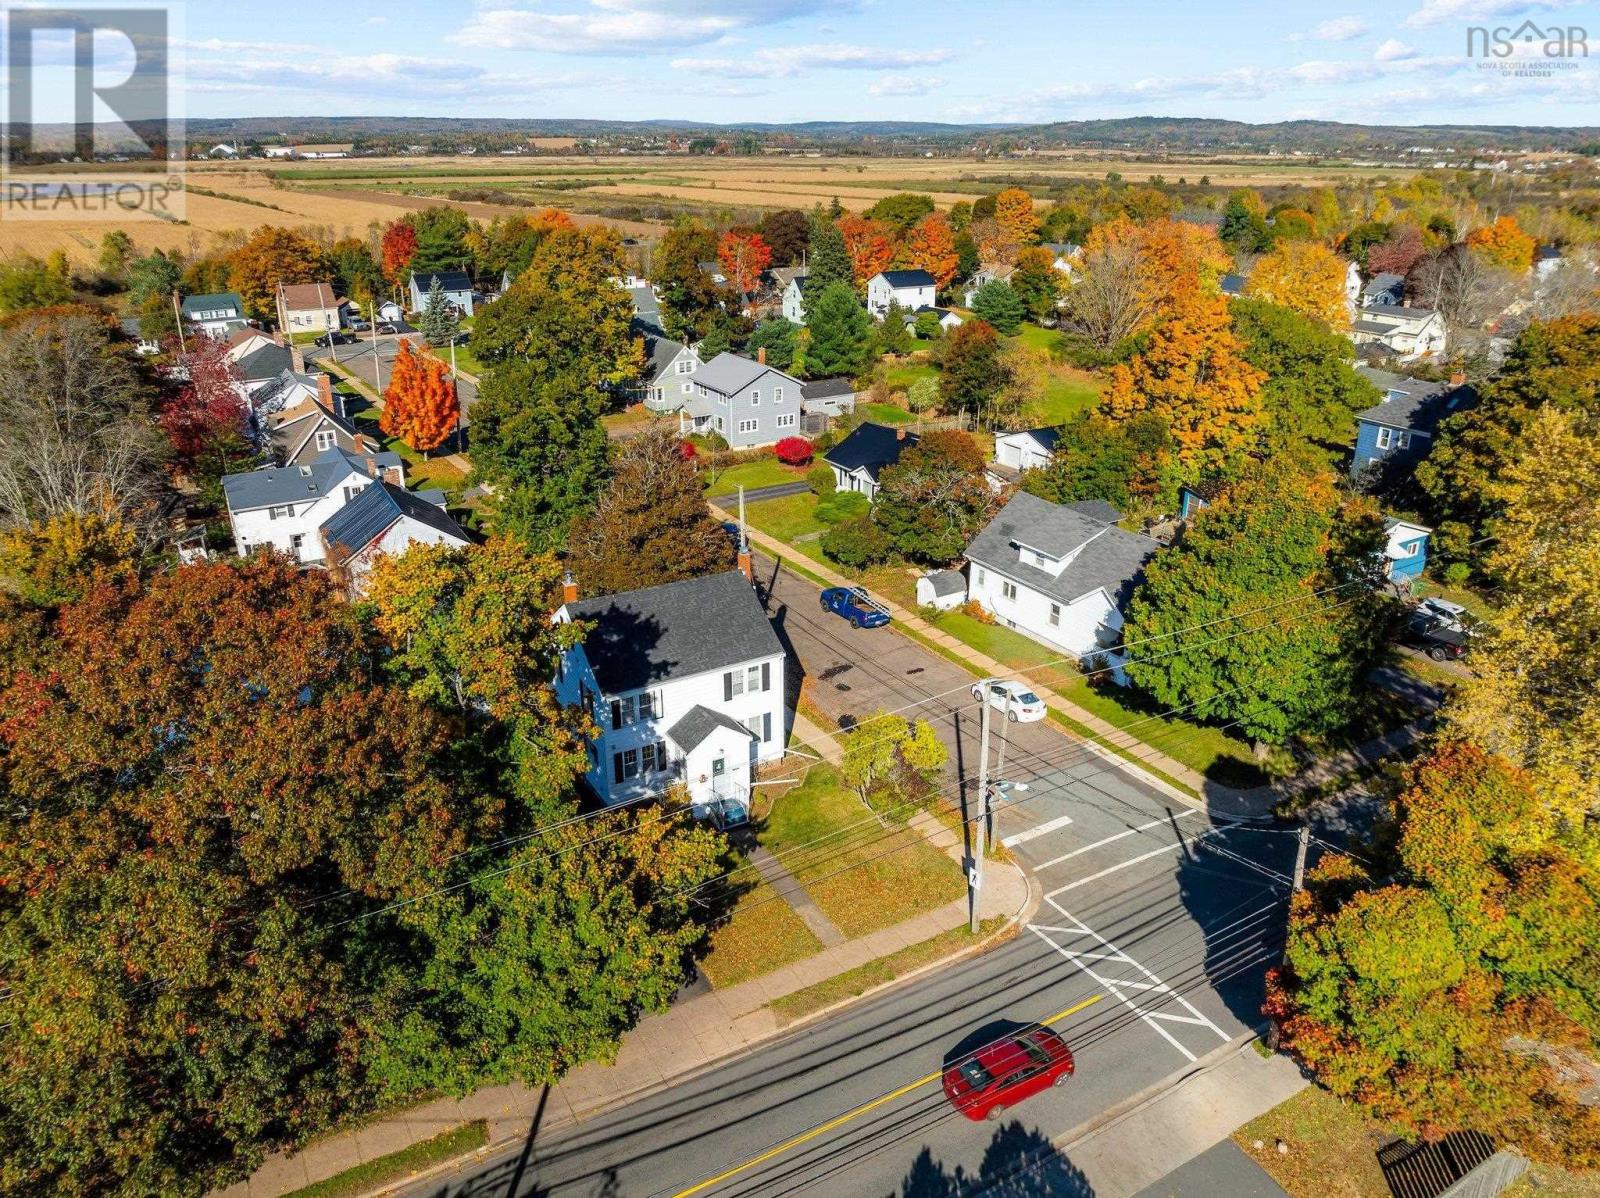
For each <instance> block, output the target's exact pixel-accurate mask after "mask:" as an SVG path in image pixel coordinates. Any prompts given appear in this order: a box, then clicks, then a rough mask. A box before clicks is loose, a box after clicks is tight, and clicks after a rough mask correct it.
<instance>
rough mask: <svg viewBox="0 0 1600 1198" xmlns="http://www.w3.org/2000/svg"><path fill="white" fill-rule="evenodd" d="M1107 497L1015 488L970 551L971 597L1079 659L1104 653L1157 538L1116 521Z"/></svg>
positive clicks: (1011, 623) (1010, 624) (996, 615)
mask: <svg viewBox="0 0 1600 1198" xmlns="http://www.w3.org/2000/svg"><path fill="white" fill-rule="evenodd" d="M1120 518H1121V516H1120V514H1119V513H1118V512H1117V510H1116V509H1115V508H1114V507H1112V506H1111V505H1110V504H1107V503H1100V502H1098V501H1088V502H1082V503H1065V504H1056V503H1051V502H1050V501H1049V500H1046V499H1040V498H1039V497H1038V496H1036V495H1029V494H1028V493H1026V492H1018V493H1017V494H1016V495H1013V496H1012V497H1011V499H1010V500H1009V501H1008V502H1007V503H1006V505H1005V506H1004V507H1003V508H1001V509H1000V511H999V513H998V514H997V515H996V516H995V518H994V519H993V520H991V521H990V522H989V523H988V525H986V526H985V527H984V529H983V531H981V532H980V533H979V534H978V535H977V536H976V537H974V538H973V541H972V543H971V544H970V545H968V546H967V549H966V558H967V599H968V601H969V602H973V603H977V604H980V605H981V606H982V607H983V608H984V610H985V611H987V612H989V613H990V614H991V615H993V616H994V618H995V620H996V621H997V622H998V623H1000V624H1003V625H1005V626H1006V627H1007V628H1012V629H1015V630H1016V631H1018V632H1020V633H1022V634H1024V635H1025V636H1029V637H1032V638H1033V639H1034V640H1036V641H1040V642H1042V643H1043V644H1046V645H1048V646H1050V647H1051V648H1053V649H1059V650H1061V651H1062V652H1064V653H1069V654H1072V655H1073V656H1075V657H1079V658H1088V657H1091V656H1093V655H1095V654H1099V653H1105V654H1107V656H1108V657H1109V658H1110V659H1111V662H1112V664H1113V665H1117V664H1119V663H1118V661H1117V659H1116V658H1115V657H1114V656H1113V655H1111V654H1110V653H1109V650H1110V649H1111V648H1112V647H1113V646H1114V645H1116V644H1117V643H1118V641H1119V639H1120V638H1121V632H1122V611H1123V608H1124V607H1125V606H1126V605H1127V602H1128V600H1129V598H1130V597H1131V596H1132V594H1133V590H1134V588H1135V587H1136V586H1137V585H1138V584H1139V582H1140V580H1141V579H1142V578H1143V577H1144V568H1145V565H1146V564H1147V563H1148V562H1149V561H1150V559H1151V558H1152V557H1153V556H1155V552H1156V550H1157V549H1159V548H1160V547H1161V545H1160V542H1158V541H1155V540H1153V539H1151V538H1150V537H1146V536H1140V535H1139V534H1137V533H1131V532H1128V531H1126V530H1125V529H1122V528H1118V527H1117V523H1116V522H1117V521H1118V520H1119V519H1120Z"/></svg>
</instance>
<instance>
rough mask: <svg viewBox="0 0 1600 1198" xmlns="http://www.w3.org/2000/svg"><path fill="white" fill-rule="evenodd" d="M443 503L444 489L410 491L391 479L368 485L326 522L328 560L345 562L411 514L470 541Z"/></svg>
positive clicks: (451, 536) (430, 525) (423, 522)
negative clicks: (395, 483) (396, 484)
mask: <svg viewBox="0 0 1600 1198" xmlns="http://www.w3.org/2000/svg"><path fill="white" fill-rule="evenodd" d="M443 503H444V492H443V491H407V490H406V489H405V488H404V487H397V486H395V485H394V484H393V483H391V482H387V481H379V482H377V483H375V484H374V485H372V486H370V487H367V488H366V489H365V490H363V491H362V492H361V493H360V494H359V495H357V496H356V497H355V498H354V499H352V500H350V502H349V503H347V504H345V505H344V506H343V507H342V508H340V509H339V510H338V511H337V512H335V513H334V514H333V515H332V516H330V517H328V519H327V520H326V521H325V522H324V523H323V525H322V539H323V542H324V544H326V545H327V547H328V561H330V562H331V563H333V564H334V565H342V564H343V563H344V562H346V561H348V560H349V559H350V558H352V557H354V556H355V555H356V554H358V553H360V552H361V551H362V550H363V549H365V548H366V547H367V546H369V545H371V544H373V543H374V542H375V541H378V540H379V539H381V538H382V537H383V535H384V534H385V533H387V532H388V531H389V530H390V529H391V528H393V527H394V526H395V525H396V524H397V523H399V522H400V521H401V520H403V519H407V518H409V519H412V520H415V521H417V522H418V523H419V524H422V525H424V526H426V527H427V528H430V529H432V530H433V531H435V532H438V533H441V534H443V535H444V536H446V537H450V538H452V539H454V540H456V541H458V542H460V543H461V544H463V545H465V544H467V543H468V540H467V534H466V533H464V532H463V531H462V530H461V526H460V525H459V524H457V523H456V522H455V521H454V520H452V519H451V518H450V514H449V513H448V512H446V511H445V510H444V508H443V507H442V506H441V505H442V504H443Z"/></svg>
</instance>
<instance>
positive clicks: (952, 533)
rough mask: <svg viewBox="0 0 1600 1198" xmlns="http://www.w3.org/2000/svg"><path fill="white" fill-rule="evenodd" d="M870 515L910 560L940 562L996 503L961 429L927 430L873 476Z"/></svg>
mask: <svg viewBox="0 0 1600 1198" xmlns="http://www.w3.org/2000/svg"><path fill="white" fill-rule="evenodd" d="M878 482H879V490H878V496H877V500H876V501H875V503H874V504H873V519H874V520H876V521H877V524H878V527H879V528H881V529H882V530H883V531H884V532H885V533H887V534H888V535H889V539H890V540H891V541H892V542H893V544H894V547H895V549H896V550H897V551H898V552H899V553H901V554H902V555H903V556H905V557H908V558H910V559H911V560H913V561H917V562H925V563H930V564H934V565H944V564H946V563H948V562H951V561H954V560H955V559H956V558H957V557H959V556H960V555H961V551H962V550H963V549H965V548H966V546H967V543H968V542H969V541H971V540H972V538H973V537H974V536H975V535H977V532H978V530H979V529H980V528H982V527H983V525H984V523H985V522H986V521H987V520H988V519H989V517H990V515H991V514H992V513H993V511H994V507H995V495H994V492H993V491H992V490H990V489H989V483H988V480H987V479H985V478H984V473H983V452H982V451H981V450H980V449H979V448H978V446H977V443H976V442H974V441H973V439H972V438H971V437H970V436H969V435H968V434H966V433H963V432H956V431H948V432H946V431H940V432H931V433H926V434H924V435H923V437H922V438H921V439H920V440H919V441H918V442H917V444H915V445H912V446H910V447H909V448H907V449H905V450H903V451H902V452H901V454H900V460H899V461H898V462H896V463H895V464H894V465H893V466H890V467H888V468H886V469H885V470H884V471H883V474H882V476H881V477H880V478H879V480H878Z"/></svg>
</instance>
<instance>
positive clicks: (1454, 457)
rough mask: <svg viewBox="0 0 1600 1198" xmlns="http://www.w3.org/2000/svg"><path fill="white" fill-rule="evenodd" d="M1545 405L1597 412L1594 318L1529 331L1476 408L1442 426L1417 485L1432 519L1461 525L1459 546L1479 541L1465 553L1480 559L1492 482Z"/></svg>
mask: <svg viewBox="0 0 1600 1198" xmlns="http://www.w3.org/2000/svg"><path fill="white" fill-rule="evenodd" d="M1546 407H1552V408H1556V409H1559V410H1566V411H1572V412H1576V413H1580V414H1595V413H1600V315H1596V314H1594V313H1588V314H1584V315H1579V316H1568V317H1562V318H1561V319H1559V320H1552V321H1549V322H1547V323H1538V322H1535V323H1534V324H1531V325H1529V326H1528V327H1527V329H1526V330H1524V332H1523V333H1522V335H1521V336H1520V337H1518V338H1517V341H1516V344H1515V345H1514V346H1513V347H1512V349H1511V352H1510V354H1508V355H1507V357H1506V361H1505V364H1504V365H1503V366H1502V367H1501V369H1500V373H1499V374H1498V375H1496V376H1495V378H1494V379H1493V381H1491V382H1490V383H1488V384H1487V385H1486V386H1484V387H1483V388H1482V394H1481V397H1480V399H1479V402H1478V404H1477V406H1476V407H1473V408H1471V409H1469V410H1466V411H1462V412H1458V413H1456V414H1455V415H1453V416H1451V417H1449V418H1448V419H1446V420H1445V421H1444V423H1443V424H1442V425H1441V426H1440V429H1439V436H1438V437H1437V439H1436V443H1435V445H1434V448H1433V452H1432V453H1430V454H1429V455H1428V457H1427V459H1426V460H1424V461H1422V462H1419V463H1418V465H1417V470H1416V477H1417V483H1418V485H1419V486H1421V488H1422V490H1423V491H1424V493H1426V495H1427V497H1428V500H1429V502H1430V505H1431V509H1432V513H1433V516H1434V521H1435V523H1436V524H1437V525H1439V526H1441V527H1443V526H1444V525H1446V524H1456V525H1460V526H1463V527H1464V528H1465V529H1466V530H1468V531H1467V533H1466V535H1465V536H1463V537H1461V538H1460V539H1461V540H1463V541H1482V542H1483V543H1482V545H1481V546H1480V547H1479V548H1478V549H1477V550H1473V551H1469V553H1470V556H1471V557H1472V558H1473V560H1474V561H1477V560H1480V559H1481V556H1482V553H1483V551H1484V550H1485V549H1486V548H1487V546H1488V545H1489V544H1490V543H1489V542H1486V541H1483V538H1484V537H1486V536H1488V535H1490V534H1491V531H1492V527H1493V522H1494V520H1495V519H1496V518H1497V517H1498V516H1500V515H1501V513H1502V512H1503V511H1504V510H1505V506H1504V501H1503V500H1502V499H1500V498H1498V497H1497V496H1496V494H1495V483H1496V481H1497V480H1498V478H1499V477H1500V476H1501V474H1502V473H1503V472H1504V471H1505V469H1506V467H1507V466H1508V465H1509V464H1510V462H1511V461H1512V460H1513V459H1514V458H1515V457H1516V456H1517V455H1518V454H1519V453H1520V452H1521V449H1522V446H1523V445H1524V443H1525V435H1526V431H1527V428H1528V426H1529V425H1530V424H1531V423H1532V422H1533V420H1534V418H1535V417H1536V415H1537V414H1538V413H1539V412H1540V411H1541V410H1543V409H1544V408H1546Z"/></svg>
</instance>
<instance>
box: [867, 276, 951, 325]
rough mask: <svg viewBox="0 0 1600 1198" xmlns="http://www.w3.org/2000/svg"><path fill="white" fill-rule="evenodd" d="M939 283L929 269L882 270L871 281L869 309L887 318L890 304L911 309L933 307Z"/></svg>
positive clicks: (868, 297) (869, 280)
mask: <svg viewBox="0 0 1600 1198" xmlns="http://www.w3.org/2000/svg"><path fill="white" fill-rule="evenodd" d="M937 290H938V285H937V283H936V282H935V281H934V277H933V276H932V275H930V274H929V273H928V272H927V271H925V270H881V271H879V272H878V273H877V274H875V275H873V276H872V277H871V278H870V279H868V280H867V311H868V312H870V313H872V315H874V316H876V317H877V318H878V319H879V320H882V319H883V316H884V314H885V313H886V312H888V311H889V305H890V304H899V305H900V306H901V307H902V308H905V309H907V310H908V311H913V312H914V311H916V310H917V309H918V308H931V307H933V306H934V303H935V295H934V293H935V292H936V291H937Z"/></svg>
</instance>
